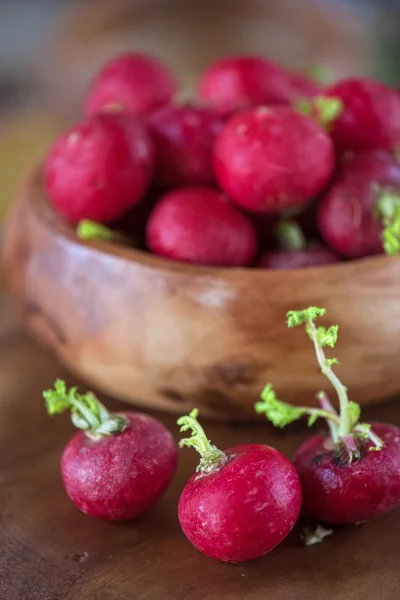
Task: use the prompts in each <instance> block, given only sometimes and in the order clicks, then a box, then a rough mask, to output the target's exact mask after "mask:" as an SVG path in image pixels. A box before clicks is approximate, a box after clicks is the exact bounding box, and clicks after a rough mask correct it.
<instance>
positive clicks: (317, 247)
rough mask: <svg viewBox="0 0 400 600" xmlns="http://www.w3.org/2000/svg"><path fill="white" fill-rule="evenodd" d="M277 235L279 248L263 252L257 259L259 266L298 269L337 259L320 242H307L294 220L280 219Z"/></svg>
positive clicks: (333, 261) (327, 263)
mask: <svg viewBox="0 0 400 600" xmlns="http://www.w3.org/2000/svg"><path fill="white" fill-rule="evenodd" d="M277 235H278V239H279V241H280V248H277V249H273V250H268V251H267V252H265V253H264V254H263V255H262V257H261V259H260V261H259V265H258V266H259V267H261V268H267V269H300V268H305V267H318V266H322V265H330V264H332V263H337V262H338V261H339V259H338V257H337V256H336V254H335V253H334V252H333V251H332V250H330V249H329V248H327V247H326V246H324V245H323V244H321V243H320V242H318V241H316V240H313V241H311V242H307V239H306V238H305V236H304V234H303V232H302V230H301V228H300V227H299V226H298V225H297V223H295V222H294V221H281V223H279V225H278V227H277Z"/></svg>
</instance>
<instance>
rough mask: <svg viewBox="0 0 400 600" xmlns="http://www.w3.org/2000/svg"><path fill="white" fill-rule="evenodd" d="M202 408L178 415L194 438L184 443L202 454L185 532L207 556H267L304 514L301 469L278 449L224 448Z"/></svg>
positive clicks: (184, 500)
mask: <svg viewBox="0 0 400 600" xmlns="http://www.w3.org/2000/svg"><path fill="white" fill-rule="evenodd" d="M197 416H198V411H197V409H194V410H193V411H192V412H191V413H190V415H187V416H185V417H181V418H180V419H178V425H180V427H181V431H188V430H191V432H192V433H191V437H189V438H186V439H183V440H181V443H180V445H181V446H188V447H192V448H194V449H195V450H197V451H198V452H199V454H200V457H201V458H200V463H199V466H198V467H197V470H196V473H195V474H194V475H192V477H191V478H190V479H189V481H188V483H187V484H186V485H185V487H184V489H183V491H182V493H181V496H180V499H179V506H178V517H179V522H180V524H181V527H182V530H183V532H184V534H185V535H186V537H187V538H188V539H189V541H190V542H191V543H192V544H193V545H194V546H195V547H196V548H197V549H198V550H200V552H203V553H204V554H206V555H207V556H211V557H212V558H216V559H219V560H223V561H226V562H230V563H238V562H244V561H248V560H253V559H255V558H258V557H260V556H263V555H264V554H266V553H267V552H269V551H270V550H272V549H273V548H275V546H277V545H278V544H280V543H281V542H282V541H283V540H284V539H285V538H286V536H287V535H288V534H289V532H290V531H291V530H292V528H293V526H294V524H295V523H296V521H297V518H298V516H299V513H300V508H301V488H300V482H299V478H298V476H297V473H296V470H295V468H294V467H293V465H292V464H291V463H290V461H289V460H288V459H287V458H285V457H284V456H283V455H282V454H281V453H280V452H278V450H275V448H271V447H270V446H265V445H263V444H243V445H240V446H235V447H233V448H229V449H228V450H225V451H224V452H222V451H221V450H219V449H218V448H216V447H215V446H214V445H213V444H212V443H211V442H210V441H209V440H208V438H207V436H206V434H205V432H204V430H203V428H202V427H201V425H200V423H199V422H198V420H197Z"/></svg>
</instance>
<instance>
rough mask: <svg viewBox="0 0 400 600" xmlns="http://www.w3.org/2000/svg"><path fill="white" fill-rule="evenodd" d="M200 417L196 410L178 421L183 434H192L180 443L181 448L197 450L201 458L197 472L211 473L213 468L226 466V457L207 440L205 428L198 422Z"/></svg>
mask: <svg viewBox="0 0 400 600" xmlns="http://www.w3.org/2000/svg"><path fill="white" fill-rule="evenodd" d="M198 416H199V411H198V409H197V408H194V409H193V410H192V411H191V412H190V413H189V414H188V415H185V416H183V417H180V418H179V419H178V420H177V424H178V425H179V427H180V431H181V432H184V431H190V432H191V435H190V437H188V438H183V439H182V440H181V441H180V442H179V446H180V447H181V448H182V447H183V446H186V447H187V448H194V449H195V450H197V452H198V453H199V454H200V457H201V458H200V464H199V466H198V467H197V470H198V471H203V472H209V471H211V470H212V469H213V468H215V467H218V466H221V465H223V464H225V462H226V455H225V453H224V452H222V451H221V450H219V449H218V448H217V447H216V446H214V444H212V443H211V441H210V440H209V439H208V438H207V436H206V434H205V431H204V429H203V427H202V426H201V425H200V423H199V422H198V420H197V417H198Z"/></svg>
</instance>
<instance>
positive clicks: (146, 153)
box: [44, 114, 154, 223]
mask: <svg viewBox="0 0 400 600" xmlns="http://www.w3.org/2000/svg"><path fill="white" fill-rule="evenodd" d="M153 172H154V151H153V146H152V143H151V139H150V137H149V135H148V133H147V131H146V129H145V128H144V127H143V125H142V124H141V123H139V122H138V121H137V120H136V118H135V117H131V116H123V115H111V114H108V115H106V114H103V115H96V116H93V117H89V118H87V119H85V120H83V121H81V122H80V123H78V124H77V125H75V126H74V127H72V128H71V129H69V130H68V131H67V132H65V133H63V134H62V135H61V136H60V137H59V138H58V139H57V140H56V141H55V142H54V144H53V146H52V148H51V149H50V152H49V153H48V155H47V158H46V161H45V165H44V180H45V187H46V191H47V194H48V197H49V200H50V202H51V203H52V204H53V206H54V207H55V208H56V209H57V210H58V212H59V213H61V214H62V215H63V216H64V217H66V218H67V219H69V220H70V221H73V222H78V221H80V220H81V219H90V220H93V221H98V222H100V223H109V222H110V221H114V220H115V219H118V218H119V217H121V216H122V215H123V214H124V213H125V212H127V211H128V210H129V209H130V208H131V207H133V206H134V205H135V204H137V203H138V202H139V201H140V200H141V198H142V196H143V195H144V194H145V192H146V190H147V188H148V186H149V184H150V181H151V178H152V175H153Z"/></svg>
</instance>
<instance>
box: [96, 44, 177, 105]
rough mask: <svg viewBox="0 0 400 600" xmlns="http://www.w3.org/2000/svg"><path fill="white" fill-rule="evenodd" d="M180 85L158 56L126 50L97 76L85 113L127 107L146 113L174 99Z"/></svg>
mask: <svg viewBox="0 0 400 600" xmlns="http://www.w3.org/2000/svg"><path fill="white" fill-rule="evenodd" d="M177 87H178V86H177V82H176V80H175V77H174V75H173V73H172V72H171V71H170V70H169V69H168V67H166V66H165V65H164V64H163V63H162V62H160V61H159V60H158V59H155V58H153V57H152V56H147V55H145V54H135V53H127V54H122V55H120V56H117V57H116V58H113V59H112V60H111V61H110V62H108V63H107V64H106V65H105V66H104V67H103V68H102V69H101V71H100V72H99V73H98V74H97V76H96V77H95V79H94V81H93V82H92V84H91V86H90V87H89V90H88V92H87V95H86V100H85V114H86V115H93V114H95V113H98V112H104V111H106V112H108V111H110V112H118V111H126V112H129V113H132V114H135V115H143V114H146V113H148V112H149V111H151V110H154V109H155V108H158V107H160V106H163V105H165V104H169V103H170V102H172V100H173V98H174V96H175V94H176V91H177Z"/></svg>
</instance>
